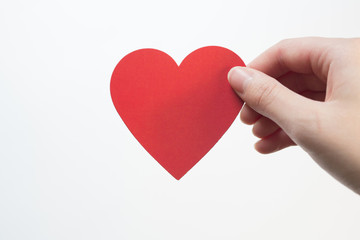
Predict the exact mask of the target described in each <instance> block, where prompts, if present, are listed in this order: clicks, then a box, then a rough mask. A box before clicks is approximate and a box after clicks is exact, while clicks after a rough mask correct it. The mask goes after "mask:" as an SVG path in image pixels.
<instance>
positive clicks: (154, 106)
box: [110, 46, 245, 180]
mask: <svg viewBox="0 0 360 240" xmlns="http://www.w3.org/2000/svg"><path fill="white" fill-rule="evenodd" d="M234 66H245V64H244V62H243V61H242V60H241V58H240V57H239V56H237V55H236V54H235V53H234V52H232V51H230V50H228V49H226V48H223V47H217V46H209V47H203V48H199V49H197V50H195V51H193V52H192V53H190V54H189V55H188V56H187V57H186V58H185V59H184V60H183V61H182V62H181V64H180V65H179V66H178V65H177V64H176V62H175V61H174V60H173V59H172V58H171V57H170V56H169V55H167V54H166V53H164V52H162V51H159V50H156V49H140V50H136V51H134V52H131V53H129V54H128V55H126V56H125V57H124V58H122V59H121V60H120V62H119V63H118V64H117V66H116V67H115V69H114V72H113V74H112V77H111V83H110V92H111V97H112V101H113V103H114V106H115V108H116V110H117V112H118V113H119V115H120V117H121V118H122V120H123V121H124V123H125V124H126V126H127V127H128V128H129V130H130V131H131V133H132V134H133V135H134V137H135V138H136V139H137V140H138V141H139V143H140V144H141V145H142V146H143V147H144V148H145V149H146V150H147V152H148V153H149V154H150V155H151V156H152V157H153V158H155V159H156V161H158V162H159V164H160V165H161V166H163V167H164V168H165V169H166V170H167V171H168V172H169V173H170V174H171V175H172V176H173V177H174V178H176V179H178V180H179V179H180V178H181V177H182V176H184V175H185V173H187V172H188V171H189V170H190V169H191V168H192V167H193V166H194V165H195V164H196V163H197V162H198V161H200V159H201V158H202V157H203V156H204V155H205V154H206V153H207V152H208V151H209V150H210V149H211V148H212V147H213V146H214V145H215V144H216V142H217V141H218V140H219V139H220V138H221V137H222V135H223V134H224V133H225V132H226V131H227V129H228V128H229V127H230V125H231V124H232V122H233V121H234V120H235V118H236V116H237V115H238V113H239V111H240V109H241V107H242V104H243V102H242V101H241V100H240V98H239V97H238V96H237V95H236V93H235V92H234V91H233V89H232V88H231V86H230V84H229V83H228V81H227V73H228V72H229V70H230V69H231V68H232V67H234Z"/></svg>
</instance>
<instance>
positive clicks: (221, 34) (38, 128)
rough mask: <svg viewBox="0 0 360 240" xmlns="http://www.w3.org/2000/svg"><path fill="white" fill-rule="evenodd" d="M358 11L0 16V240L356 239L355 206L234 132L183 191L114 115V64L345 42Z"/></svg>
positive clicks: (285, 4) (248, 54)
mask: <svg viewBox="0 0 360 240" xmlns="http://www.w3.org/2000/svg"><path fill="white" fill-rule="evenodd" d="M359 11H360V1H358V0H352V1H332V0H322V1H314V0H302V1H288V0H272V1H268V0H263V1H251V0H248V1H210V0H207V1H194V0H192V1H184V0H182V1H176V2H172V1H121V0H120V1H119V0H118V1H99V2H94V1H74V0H71V1H64V0H62V1H4V0H2V1H1V2H0V239H4V240H8V239H121V240H134V239H148V240H149V239H154V240H165V239H172V240H173V239H174V240H177V239H181V240H183V239H190V240H192V239H197V240H198V239H208V240H211V239H247V240H252V239H277V240H279V239H350V240H352V239H360V232H359V223H360V201H359V197H358V196H357V195H355V194H354V193H353V192H351V191H350V190H348V189H346V188H345V187H343V186H342V185H341V184H340V183H338V182H336V181H335V180H334V179H332V178H331V177H330V176H329V175H328V174H327V173H326V172H324V171H323V170H322V169H321V168H320V167H319V166H318V165H316V163H314V162H313V160H312V159H311V158H310V157H308V156H307V154H305V153H304V152H303V151H302V150H301V149H299V148H298V147H292V148H289V149H286V150H284V151H281V152H279V153H275V154H272V155H266V156H264V155H260V154H258V153H256V152H255V150H254V149H253V144H254V142H255V141H256V139H255V137H253V136H252V134H251V127H249V126H245V125H244V124H242V123H241V122H240V121H239V120H236V121H235V122H234V124H233V125H232V126H231V127H230V129H229V131H228V132H227V133H226V134H225V135H224V137H223V138H222V139H221V140H220V141H219V142H218V144H216V146H215V147H214V148H213V149H212V150H211V151H210V152H209V153H208V154H207V155H206V156H205V157H204V158H203V159H202V160H201V161H200V162H199V163H198V164H197V165H196V166H195V167H194V168H193V169H191V170H190V172H188V173H187V174H186V175H185V176H184V177H183V178H182V179H181V180H180V181H177V180H175V179H174V178H172V177H171V176H170V175H169V174H168V173H167V172H166V171H165V170H164V169H163V168H162V167H161V166H160V165H159V164H158V163H157V162H156V161H155V160H154V159H152V157H151V156H150V155H149V154H148V153H147V152H146V151H145V150H144V149H143V148H142V147H141V146H140V144H139V143H138V142H137V141H136V140H135V138H134V137H133V136H132V135H131V133H130V132H129V131H128V130H127V128H126V127H125V125H124V123H123V122H122V120H121V119H120V117H119V116H118V114H117V112H116V111H115V108H114V107H113V104H112V101H111V98H110V91H109V84H110V77H111V74H112V71H113V69H114V67H115V65H116V64H117V62H118V61H119V60H120V59H121V58H122V57H123V56H124V55H126V54H127V53H129V52H131V51H133V50H136V49H139V48H144V47H151V48H157V49H160V50H162V51H165V52H167V53H168V54H169V55H171V56H172V57H173V58H174V59H175V60H176V61H177V62H178V63H180V62H181V60H182V59H183V58H184V57H185V56H186V55H187V54H189V53H190V52H191V51H193V50H195V49H197V48H199V47H202V46H207V45H220V46H223V47H227V48H229V49H231V50H233V51H234V52H236V53H237V54H238V55H239V56H240V57H242V58H243V60H244V61H245V62H246V63H248V62H249V61H250V60H252V59H253V58H254V57H256V56H257V55H258V54H260V53H261V52H262V51H264V50H265V49H266V48H268V47H270V46H271V45H273V44H275V43H276V42H278V41H279V40H281V39H283V38H289V37H301V36H309V35H316V36H327V37H356V36H359V33H360V30H359V29H360V14H359Z"/></svg>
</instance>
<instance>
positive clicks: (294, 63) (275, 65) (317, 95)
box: [228, 38, 360, 194]
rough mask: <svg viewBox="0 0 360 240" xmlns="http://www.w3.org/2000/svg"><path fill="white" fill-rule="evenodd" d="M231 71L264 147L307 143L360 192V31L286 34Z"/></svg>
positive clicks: (321, 161) (248, 120) (244, 113)
mask: <svg viewBox="0 0 360 240" xmlns="http://www.w3.org/2000/svg"><path fill="white" fill-rule="evenodd" d="M228 78H229V82H230V84H231V86H232V87H233V89H234V90H235V91H236V92H237V94H238V95H239V96H240V97H241V98H242V99H243V100H244V101H245V103H246V104H245V105H244V107H243V109H242V111H241V113H240V118H241V120H242V121H243V122H244V123H246V124H253V125H254V126H253V134H254V135H255V136H257V137H259V138H260V141H258V142H257V143H256V144H255V148H256V150H257V151H259V152H260V153H271V152H275V151H278V150H280V149H283V148H286V147H288V146H292V145H299V146H300V147H302V148H303V149H304V150H305V151H306V152H307V153H308V154H309V155H310V156H311V157H312V158H313V159H314V160H315V161H316V162H317V163H318V164H319V165H320V166H321V167H323V168H324V169H325V170H326V171H328V172H329V173H330V174H331V175H333V176H334V177H335V178H336V179H338V180H339V181H341V182H342V183H343V184H345V185H346V186H348V187H349V188H351V189H352V190H354V191H355V192H357V193H358V194H360V39H328V38H300V39H289V40H284V41H281V42H280V43H278V44H276V45H275V46H273V47H271V48H270V49H268V50H267V51H265V52H264V53H263V54H261V55H260V56H259V57H257V58H256V59H255V60H254V61H253V62H251V63H250V64H249V65H248V67H235V68H233V69H231V70H230V72H229V76H228Z"/></svg>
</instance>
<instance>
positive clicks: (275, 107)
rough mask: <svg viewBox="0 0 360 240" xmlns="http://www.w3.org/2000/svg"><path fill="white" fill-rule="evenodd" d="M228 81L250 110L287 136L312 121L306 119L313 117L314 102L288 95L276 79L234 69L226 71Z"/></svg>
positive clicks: (250, 69) (291, 94) (247, 70)
mask: <svg viewBox="0 0 360 240" xmlns="http://www.w3.org/2000/svg"><path fill="white" fill-rule="evenodd" d="M228 80H229V83H230V85H231V86H232V87H233V89H234V90H235V92H236V93H237V94H238V95H239V96H240V98H241V99H242V100H243V101H244V102H246V104H247V105H248V106H249V107H251V108H252V109H254V110H255V111H256V112H258V113H260V114H261V115H263V116H265V117H267V118H269V119H271V120H273V121H274V122H275V123H277V124H278V125H279V126H280V127H281V128H282V129H283V130H284V131H285V132H287V133H288V134H291V132H292V131H293V130H294V128H296V126H297V125H299V124H301V125H304V124H306V122H308V121H311V119H309V117H310V116H313V114H312V113H313V111H315V107H316V106H317V105H316V104H315V103H314V102H315V101H312V100H310V99H307V98H305V97H303V96H301V95H299V94H297V93H295V92H293V91H291V90H290V89H288V88H286V87H285V86H284V85H282V84H281V83H280V82H278V81H277V80H276V79H274V78H272V77H270V76H268V75H266V74H264V73H262V72H260V71H257V70H255V69H252V68H248V67H234V68H232V69H231V70H230V71H229V74H228ZM307 118H308V119H307ZM306 120H308V121H306Z"/></svg>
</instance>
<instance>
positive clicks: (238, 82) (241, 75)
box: [228, 67, 252, 93]
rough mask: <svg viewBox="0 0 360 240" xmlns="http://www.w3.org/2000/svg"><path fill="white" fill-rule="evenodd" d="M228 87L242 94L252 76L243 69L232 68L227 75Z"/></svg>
mask: <svg viewBox="0 0 360 240" xmlns="http://www.w3.org/2000/svg"><path fill="white" fill-rule="evenodd" d="M228 80H229V83H230V85H231V86H232V87H233V88H234V90H235V91H236V92H238V93H244V91H245V88H246V85H247V84H248V83H249V82H250V81H251V80H252V76H251V75H250V74H249V73H248V71H247V70H246V69H245V68H244V67H233V68H232V69H230V71H229V73H228Z"/></svg>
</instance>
